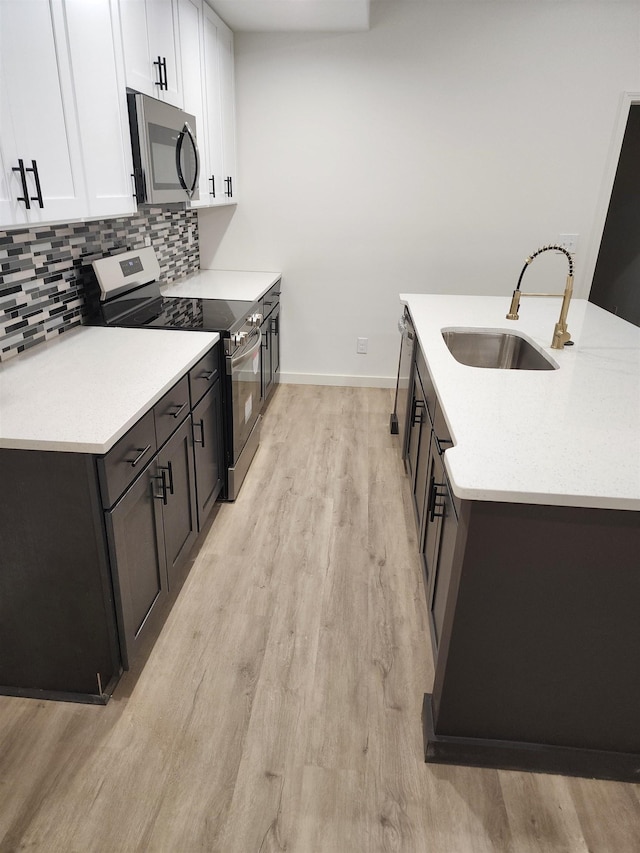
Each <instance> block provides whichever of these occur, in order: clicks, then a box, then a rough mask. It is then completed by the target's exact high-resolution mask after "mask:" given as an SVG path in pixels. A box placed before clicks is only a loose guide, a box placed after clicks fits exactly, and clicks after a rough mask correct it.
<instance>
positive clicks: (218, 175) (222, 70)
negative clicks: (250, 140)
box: [201, 3, 236, 204]
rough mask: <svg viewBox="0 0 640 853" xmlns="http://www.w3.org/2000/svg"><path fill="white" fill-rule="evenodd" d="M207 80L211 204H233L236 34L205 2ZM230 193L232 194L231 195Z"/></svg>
mask: <svg viewBox="0 0 640 853" xmlns="http://www.w3.org/2000/svg"><path fill="white" fill-rule="evenodd" d="M204 81H205V114H206V121H207V139H206V145H207V156H206V161H207V165H208V174H207V177H208V192H209V195H208V198H209V202H208V203H209V204H230V203H233V202H235V200H236V180H235V179H236V166H235V163H236V154H235V91H234V77H233V33H232V32H231V30H229V28H228V27H227V26H226V25H225V24H224V23H223V22H222V21H221V20H220V18H219V17H218V16H217V15H216V14H215V12H214V11H213V10H212V9H211V8H210V7H209V6H207V4H206V3H205V4H204ZM228 178H231V182H229V181H228ZM214 192H215V194H214ZM229 192H231V193H232V194H233V195H228V193H229ZM202 198H203V196H201V200H202ZM205 198H206V197H205Z"/></svg>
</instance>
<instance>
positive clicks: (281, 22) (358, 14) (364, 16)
mask: <svg viewBox="0 0 640 853" xmlns="http://www.w3.org/2000/svg"><path fill="white" fill-rule="evenodd" d="M208 2H209V5H210V6H212V7H213V8H214V9H215V11H216V12H217V13H218V14H219V15H220V17H221V18H222V20H223V21H225V23H226V24H228V26H229V27H231V29H232V30H233V31H234V32H290V31H292V30H298V31H312V30H315V31H325V32H327V31H330V32H340V31H346V32H349V31H355V30H368V29H369V0H208Z"/></svg>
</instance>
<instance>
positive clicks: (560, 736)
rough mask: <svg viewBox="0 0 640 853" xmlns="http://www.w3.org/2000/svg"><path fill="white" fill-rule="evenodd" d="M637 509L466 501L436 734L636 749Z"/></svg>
mask: <svg viewBox="0 0 640 853" xmlns="http://www.w3.org/2000/svg"><path fill="white" fill-rule="evenodd" d="M639 554H640V515H639V514H638V513H634V512H626V511H618V510H598V509H582V508H574V507H551V506H532V505H526V504H510V503H496V502H469V518H468V531H467V540H466V547H465V549H464V556H463V559H462V560H460V561H459V562H458V563H457V565H456V566H454V572H453V577H452V585H451V589H450V595H449V599H448V601H447V613H446V616H445V625H444V634H443V638H442V642H441V648H440V651H439V654H438V661H437V666H436V677H435V683H434V693H433V709H434V726H435V733H436V735H451V736H457V737H470V738H485V739H495V740H503V741H505V740H506V741H518V742H528V743H540V744H551V745H559V746H570V747H581V748H590V749H600V750H614V751H616V750H617V751H626V752H640V727H639V726H638V718H639V715H640V679H638V672H640V619H639V618H638V613H639V612H640V565H639V558H638V555H639Z"/></svg>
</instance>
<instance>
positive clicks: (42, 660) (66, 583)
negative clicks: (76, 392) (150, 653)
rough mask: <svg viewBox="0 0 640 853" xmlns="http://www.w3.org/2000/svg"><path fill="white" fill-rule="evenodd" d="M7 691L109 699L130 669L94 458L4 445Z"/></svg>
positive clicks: (1, 528) (1, 570) (1, 571)
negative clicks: (123, 654)
mask: <svg viewBox="0 0 640 853" xmlns="http://www.w3.org/2000/svg"><path fill="white" fill-rule="evenodd" d="M0 472H1V480H2V486H1V487H0V693H8V694H10V695H18V696H36V697H40V696H43V697H45V696H49V697H51V698H54V699H79V700H80V701H83V702H105V701H106V700H107V699H108V696H109V695H110V692H111V690H112V689H113V685H114V684H115V683H116V681H117V680H118V678H119V676H120V673H121V664H120V650H119V646H118V634H117V631H116V616H115V610H114V600H113V589H112V585H111V575H110V568H109V560H108V556H107V549H106V538H105V532H104V527H103V521H102V515H103V514H102V505H101V499H100V490H99V488H98V480H97V477H96V471H95V463H94V460H93V457H91V456H87V455H86V454H81V453H56V452H50V451H35V450H33V451H25V450H5V449H3V450H0Z"/></svg>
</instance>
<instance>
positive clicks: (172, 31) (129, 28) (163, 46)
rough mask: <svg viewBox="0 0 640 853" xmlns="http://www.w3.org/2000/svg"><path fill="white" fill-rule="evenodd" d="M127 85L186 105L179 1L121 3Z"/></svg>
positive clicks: (134, 0)
mask: <svg viewBox="0 0 640 853" xmlns="http://www.w3.org/2000/svg"><path fill="white" fill-rule="evenodd" d="M120 18H121V28H122V44H123V47H124V58H125V67H126V78H127V86H129V88H131V89H135V91H136V92H142V93H144V94H145V95H151V97H153V98H159V99H160V100H162V101H167V102H168V103H170V104H173V105H174V106H176V107H182V106H183V100H182V76H181V67H180V43H179V41H180V35H179V27H178V4H177V0H120Z"/></svg>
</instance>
